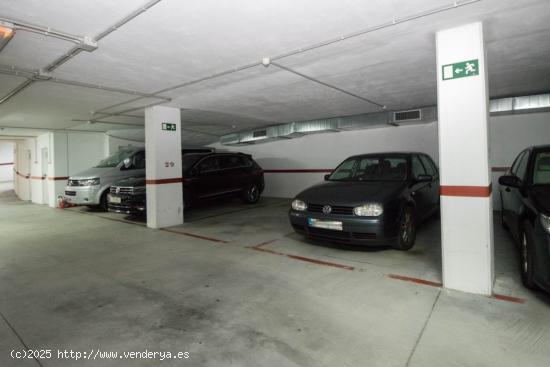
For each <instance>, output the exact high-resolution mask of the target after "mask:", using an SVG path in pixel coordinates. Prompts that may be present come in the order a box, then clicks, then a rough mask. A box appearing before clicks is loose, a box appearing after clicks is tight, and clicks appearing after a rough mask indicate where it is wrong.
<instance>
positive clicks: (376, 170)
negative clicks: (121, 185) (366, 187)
mask: <svg viewBox="0 0 550 367" xmlns="http://www.w3.org/2000/svg"><path fill="white" fill-rule="evenodd" d="M406 179H407V158H406V157H405V156H365V157H353V158H350V159H347V160H345V161H344V162H343V163H342V164H340V165H339V166H338V167H337V168H336V169H335V170H334V172H332V174H331V175H330V176H329V181H405V180H406Z"/></svg>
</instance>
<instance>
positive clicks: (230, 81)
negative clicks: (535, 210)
mask: <svg viewBox="0 0 550 367" xmlns="http://www.w3.org/2000/svg"><path fill="white" fill-rule="evenodd" d="M0 1H1V4H2V6H1V7H0V17H1V18H10V19H16V20H20V21H25V22H29V23H34V24H38V25H43V26H47V27H51V28H54V29H58V30H62V31H64V32H67V33H72V34H76V35H80V36H91V37H95V36H96V35H98V34H99V33H101V32H102V31H104V30H106V29H108V28H109V27H110V26H112V25H113V24H115V23H116V22H117V21H119V20H120V19H122V18H124V17H125V16H127V15H128V14H130V13H131V12H133V11H134V10H136V9H137V8H138V5H144V4H145V2H143V3H141V2H138V1H135V0H124V1H120V0H119V1H116V2H114V1H109V0H101V1H88V0H51V1H40V0H0ZM451 4H453V1H450V0H449V1H447V0H416V1H409V0H371V1H364V0H340V1H329V0H303V1H295V0H294V1H291V0H277V1H276V0H266V1H258V0H240V1H239V2H229V1H222V0H188V1H178V0H162V1H160V2H159V3H158V4H156V5H154V6H153V7H152V8H150V9H149V10H148V11H147V12H145V13H143V14H141V15H139V16H137V17H136V18H134V19H133V20H131V21H130V22H128V23H126V24H125V25H124V26H122V27H120V28H119V29H117V30H116V31H114V32H113V33H111V34H109V35H108V36H106V37H105V38H103V39H102V40H100V41H99V47H98V49H97V50H95V51H93V52H91V53H89V52H82V53H80V54H79V55H77V56H76V57H74V58H72V59H71V60H69V61H68V62H66V63H65V64H63V65H61V66H60V67H59V68H58V69H56V70H55V71H54V72H53V73H52V74H53V76H54V77H56V78H62V79H68V80H72V81H79V82H85V83H93V84H101V85H103V86H108V87H113V88H122V89H129V90H135V91H139V92H143V93H153V92H158V91H160V90H163V89H166V88H169V87H173V86H175V85H178V84H181V83H186V82H189V81H191V80H195V79H199V78H202V77H206V76H209V75H212V74H215V73H218V72H221V71H225V70H228V69H232V68H237V67H240V66H242V65H247V64H250V63H256V62H258V61H260V60H261V59H262V58H263V57H274V56H277V55H280V54H284V53H286V52H288V51H292V50H295V49H299V48H301V47H305V46H308V45H311V44H315V43H317V42H321V41H324V40H328V39H333V38H336V37H339V36H341V35H344V34H348V33H350V32H355V31H358V30H362V29H367V28H369V27H373V26H377V25H380V24H384V23H387V22H391V21H392V20H393V19H399V18H407V17H410V16H412V15H416V14H420V13H423V12H426V11H431V10H434V9H437V8H441V7H445V6H449V5H451ZM471 21H483V22H484V27H485V37H486V43H487V53H488V65H489V78H490V94H491V97H500V96H509V95H525V94H531V93H538V92H547V91H549V90H550V63H549V62H548V60H550V42H548V39H550V2H549V1H547V0H515V1H511V0H481V1H477V2H473V3H471V4H469V5H464V6H462V7H458V8H454V9H452V10H448V11H444V12H438V13H436V14H433V15H429V16H424V17H421V18H418V19H416V20H412V21H408V22H404V23H400V24H398V25H395V26H391V27H387V28H384V29H380V30H377V31H374V32H370V33H368V34H365V35H362V36H358V37H355V38H350V39H347V40H345V41H342V42H337V43H335V44H332V45H329V46H326V47H321V48H317V49H315V50H312V51H308V52H305V53H300V54H298V55H294V56H290V57H285V58H281V59H279V60H278V61H277V62H278V63H280V64H282V65H284V66H287V67H290V68H293V69H295V70H297V71H299V72H301V73H304V74H307V75H309V76H312V77H315V78H317V79H320V80H322V81H324V82H328V83H331V84H334V85H336V86H338V87H341V88H343V89H346V90H349V91H351V92H353V93H356V94H358V95H360V96H363V97H365V98H368V99H371V100H373V101H375V102H377V103H380V104H383V105H386V106H387V107H388V108H389V109H401V108H408V107H417V106H425V105H433V104H436V77H435V44H434V38H435V32H436V31H437V30H439V29H444V28H449V27H452V26H456V25H460V24H464V23H467V22H471ZM73 46H74V44H72V43H69V42H66V41H63V40H59V39H55V38H51V37H46V36H43V35H39V34H35V33H29V32H25V31H23V30H21V31H18V32H17V33H16V35H15V37H14V38H13V40H12V41H11V42H10V43H9V44H8V45H7V46H6V47H5V48H4V49H3V50H2V52H0V65H3V66H15V67H16V68H23V69H32V70H36V69H40V68H43V67H45V66H46V65H48V64H49V63H50V62H52V61H53V60H55V59H56V58H58V57H60V56H61V55H63V54H64V53H66V52H67V51H68V50H70V49H71V48H72V47H73ZM24 80H25V79H24V78H21V77H16V76H11V75H3V74H0V98H1V97H2V96H4V95H5V94H7V93H8V92H9V91H11V90H12V89H13V88H15V87H16V86H17V85H19V84H20V83H21V82H22V81H24ZM161 95H162V96H164V97H169V98H171V101H170V102H167V103H165V104H166V105H169V106H174V107H179V108H181V109H182V121H183V123H184V126H183V128H185V129H186V130H183V139H184V142H186V143H194V144H197V143H198V144H202V143H208V142H212V141H215V140H217V138H218V136H219V135H222V134H225V133H229V132H232V131H237V130H243V129H249V128H252V127H257V126H266V125H271V124H274V123H279V122H288V121H299V120H308V119H315V118H324V117H332V116H341V115H352V114H359V113H365V112H371V111H378V110H380V107H379V106H376V105H373V104H370V103H367V102H365V101H362V100H360V99H356V98H353V97H350V96H348V95H345V94H342V93H340V92H337V91H334V90H331V89H329V88H326V87H324V86H322V85H319V84H316V83H313V82H311V81H309V80H306V79H303V78H301V77H299V76H297V75H295V74H291V73H289V72H287V71H284V70H281V69H278V68H277V67H275V66H273V65H271V66H269V67H268V68H265V67H263V66H261V65H257V66H255V67H250V68H247V69H245V70H243V71H239V72H236V73H232V74H228V75H225V76H221V77H218V78H214V79H210V80H207V81H204V82H201V83H196V84H193V85H190V86H186V87H183V88H179V89H174V90H169V91H166V92H163V93H161ZM134 98H135V96H132V95H129V94H125V93H120V92H108V91H102V90H98V89H92V88H83V87H80V86H69V85H65V84H58V83H53V82H51V81H48V82H44V81H40V82H36V83H34V84H32V85H31V86H29V87H28V88H26V89H24V90H23V91H22V92H21V93H19V94H18V95H16V96H15V97H13V98H11V99H9V100H8V101H6V102H5V103H2V104H0V126H14V127H25V128H46V129H47V128H56V129H63V128H68V127H70V128H73V129H84V130H98V131H106V130H113V129H117V134H118V135H119V136H120V134H124V130H120V129H122V128H124V126H121V125H119V124H120V123H127V124H130V125H129V126H127V127H128V128H129V129H130V130H128V135H129V136H132V137H135V136H136V134H137V133H136V131H135V129H136V125H138V127H139V125H142V124H143V109H142V108H139V107H140V106H145V105H148V104H151V103H156V102H159V101H160V100H159V99H157V98H143V99H140V100H137V101H134V102H132V103H128V104H121V105H118V104H120V103H123V102H125V101H128V100H132V99H134ZM112 105H118V106H116V107H113V108H107V109H106V107H109V106H112ZM98 110H103V112H104V113H110V114H111V113H116V112H120V111H126V112H124V114H123V116H118V115H116V116H105V115H97V114H96V115H94V114H93V113H92V111H98ZM127 110H130V111H127ZM101 116H105V117H104V118H103V121H107V122H112V123H115V124H108V123H94V124H88V123H86V122H85V121H87V120H91V119H97V118H98V117H101ZM1 134H10V131H9V129H7V130H6V129H5V130H4V131H0V135H1Z"/></svg>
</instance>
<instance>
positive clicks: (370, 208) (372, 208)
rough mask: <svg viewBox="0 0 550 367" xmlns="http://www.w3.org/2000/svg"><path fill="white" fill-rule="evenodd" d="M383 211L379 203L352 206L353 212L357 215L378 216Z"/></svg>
mask: <svg viewBox="0 0 550 367" xmlns="http://www.w3.org/2000/svg"><path fill="white" fill-rule="evenodd" d="M383 212H384V209H383V208H382V205H380V204H365V205H361V206H358V207H355V208H353V213H354V214H355V215H357V216H359V217H378V216H379V215H381V214H382V213H383Z"/></svg>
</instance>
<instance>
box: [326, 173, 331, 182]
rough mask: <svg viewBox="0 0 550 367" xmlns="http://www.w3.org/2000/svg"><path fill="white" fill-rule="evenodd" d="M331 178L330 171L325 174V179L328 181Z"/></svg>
mask: <svg viewBox="0 0 550 367" xmlns="http://www.w3.org/2000/svg"><path fill="white" fill-rule="evenodd" d="M329 178H330V173H328V174H326V175H325V181H328V180H329Z"/></svg>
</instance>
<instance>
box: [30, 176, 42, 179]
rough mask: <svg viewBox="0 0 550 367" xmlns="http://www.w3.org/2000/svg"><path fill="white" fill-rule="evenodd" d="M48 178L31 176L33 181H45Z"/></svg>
mask: <svg viewBox="0 0 550 367" xmlns="http://www.w3.org/2000/svg"><path fill="white" fill-rule="evenodd" d="M45 179H46V177H42V176H31V180H45Z"/></svg>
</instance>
